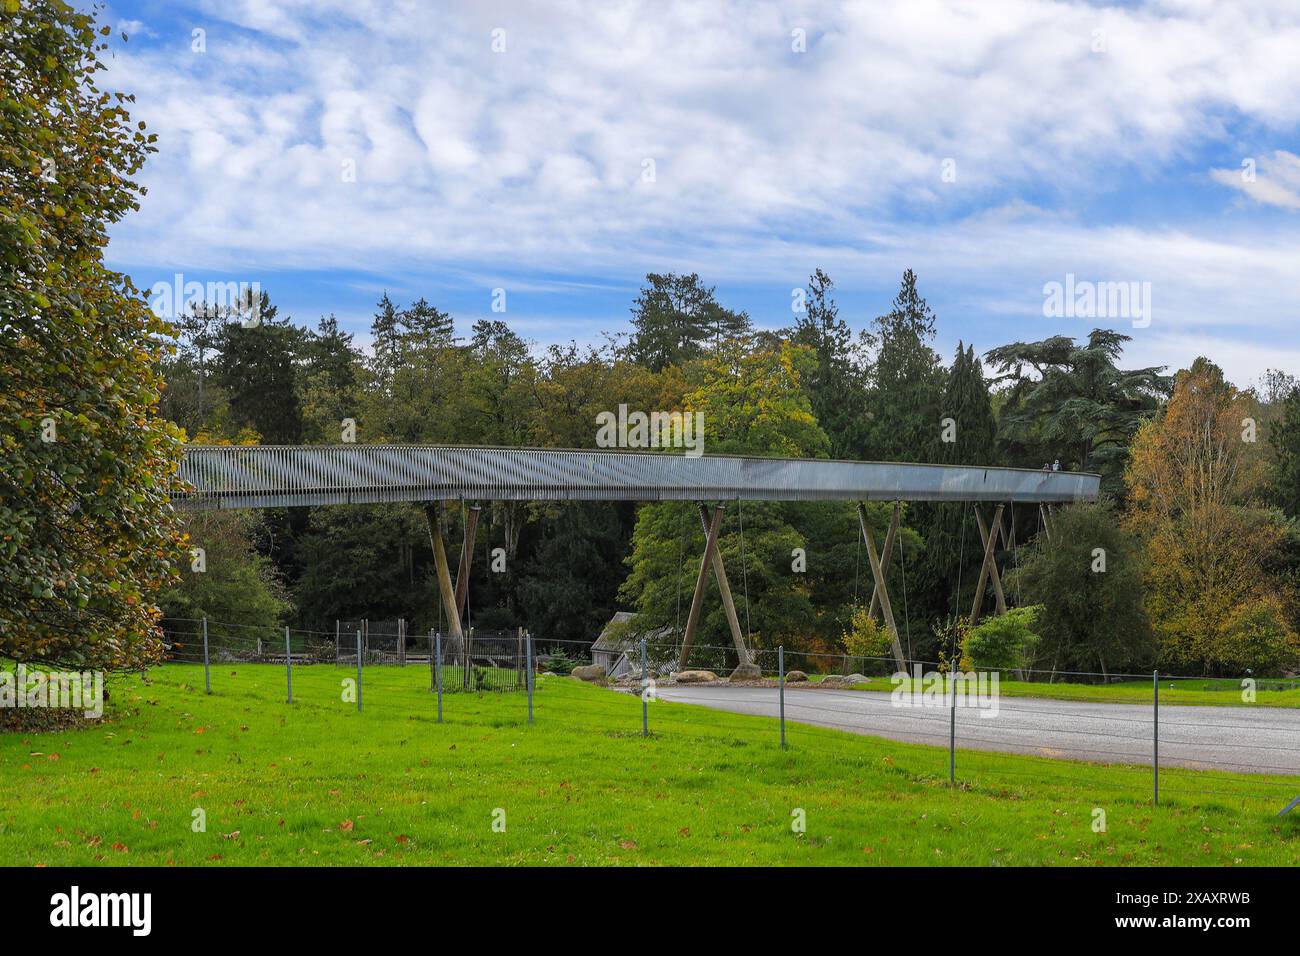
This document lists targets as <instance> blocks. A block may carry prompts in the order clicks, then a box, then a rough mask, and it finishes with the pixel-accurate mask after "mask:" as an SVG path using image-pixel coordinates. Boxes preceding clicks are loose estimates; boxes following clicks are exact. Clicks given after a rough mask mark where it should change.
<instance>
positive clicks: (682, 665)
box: [677, 505, 722, 671]
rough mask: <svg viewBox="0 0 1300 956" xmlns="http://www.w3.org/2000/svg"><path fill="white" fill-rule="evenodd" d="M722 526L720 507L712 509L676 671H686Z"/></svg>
mask: <svg viewBox="0 0 1300 956" xmlns="http://www.w3.org/2000/svg"><path fill="white" fill-rule="evenodd" d="M721 526H722V505H717V506H715V507H714V509H713V519H712V520H711V521H710V522H709V530H708V532H707V533H706V534H705V536H704V557H702V558H701V559H700V573H699V574H698V575H696V576H695V594H694V595H693V596H692V597H691V612H690V614H688V615H687V617H686V634H685V636H683V638H682V654H681V657H680V658H679V659H678V665H677V669H678V670H683V671H684V670H686V662H687V661H688V660H690V658H691V645H693V644H694V643H695V626H696V625H697V624H699V622H700V605H702V604H703V603H704V586H705V585H706V584H707V583H708V581H709V565H710V564H712V563H713V552H714V550H715V549H716V548H717V546H718V528H719V527H721Z"/></svg>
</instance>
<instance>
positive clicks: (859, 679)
mask: <svg viewBox="0 0 1300 956" xmlns="http://www.w3.org/2000/svg"><path fill="white" fill-rule="evenodd" d="M870 680H871V678H870V677H868V676H867V675H866V674H850V675H849V676H848V677H846V678H844V682H845V683H846V684H865V683H867V682H868V681H870Z"/></svg>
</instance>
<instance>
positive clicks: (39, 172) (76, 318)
mask: <svg viewBox="0 0 1300 956" xmlns="http://www.w3.org/2000/svg"><path fill="white" fill-rule="evenodd" d="M2 11H3V12H0V184H3V188H2V189H0V657H7V658H11V659H16V660H19V661H31V662H44V663H47V664H55V663H64V664H67V665H70V666H77V667H94V668H113V667H137V666H142V665H144V664H146V663H148V662H150V661H153V660H155V659H157V657H158V656H159V654H160V652H161V642H160V639H159V638H160V634H159V631H158V627H157V620H158V613H159V612H158V609H157V607H156V605H155V600H156V595H157V591H158V589H159V588H160V587H161V586H163V585H164V584H166V583H167V582H168V581H170V580H171V579H172V577H173V575H174V573H175V572H174V567H175V563H176V562H177V561H178V560H179V559H181V558H182V557H183V554H184V553H183V547H182V544H183V538H182V534H181V532H180V530H179V528H178V526H177V523H176V521H175V519H174V517H173V515H172V512H171V507H170V504H169V501H168V492H169V488H170V480H171V475H172V473H173V472H174V470H175V468H176V465H177V462H178V460H179V457H180V440H181V436H180V433H179V432H178V431H177V429H176V428H175V427H174V426H171V425H170V424H168V423H166V422H164V421H162V420H161V419H160V418H159V416H158V401H159V393H160V390H161V387H162V379H161V375H160V359H161V354H162V351H163V348H164V345H163V343H164V340H165V338H166V337H167V336H169V335H171V334H172V332H173V330H172V328H171V327H170V326H169V325H168V324H167V323H166V322H165V321H163V320H162V319H161V318H159V317H158V316H156V315H154V314H153V313H152V312H151V311H150V310H149V309H148V307H147V306H146V303H145V300H144V297H143V296H142V295H141V294H140V293H139V291H138V290H137V289H136V288H135V287H134V286H133V285H132V283H131V281H130V279H129V278H127V277H126V276H124V275H121V274H119V273H116V272H112V271H110V270H108V269H107V268H105V266H104V264H103V260H102V255H101V254H102V250H103V248H104V246H105V245H106V243H107V242H108V236H107V230H108V227H109V226H110V225H111V224H113V223H115V222H118V221H119V220H120V219H121V218H122V217H123V216H124V215H126V213H127V212H129V211H130V210H133V209H136V208H138V205H139V203H138V196H139V195H141V193H142V190H141V189H140V188H139V187H138V186H137V185H136V183H135V182H134V181H133V180H132V178H131V177H132V176H134V175H135V174H136V173H137V172H139V170H140V168H141V167H142V165H143V163H144V161H145V158H146V156H147V154H148V153H150V152H153V151H154V147H153V146H152V143H153V141H154V139H155V137H154V136H153V135H151V134H146V133H145V132H144V129H143V127H144V124H143V123H140V124H133V123H132V122H131V117H130V114H129V112H128V104H130V103H131V102H132V101H133V99H134V98H133V97H130V96H126V95H123V94H113V93H110V92H108V91H105V90H101V89H100V88H99V86H98V85H97V77H96V74H97V73H98V72H99V71H100V70H102V69H104V66H103V63H102V62H101V60H100V54H101V53H102V51H104V50H105V49H107V43H105V42H101V41H100V40H99V39H98V37H97V34H96V25H95V21H94V17H93V16H92V15H90V14H84V13H80V12H77V11H76V10H75V9H73V8H72V7H71V6H68V5H66V4H63V3H58V2H54V0H31V2H28V3H25V4H22V5H18V4H15V3H12V2H6V3H5V4H4V5H3V8H2ZM109 32H110V28H109V27H107V26H105V27H103V28H102V29H100V30H99V33H100V34H107V33H109Z"/></svg>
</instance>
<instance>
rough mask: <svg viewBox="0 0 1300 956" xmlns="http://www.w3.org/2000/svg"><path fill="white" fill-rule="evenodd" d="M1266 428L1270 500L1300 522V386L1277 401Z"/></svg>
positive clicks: (1296, 386)
mask: <svg viewBox="0 0 1300 956" xmlns="http://www.w3.org/2000/svg"><path fill="white" fill-rule="evenodd" d="M1279 404H1280V406H1281V407H1280V412H1279V414H1278V415H1277V416H1276V417H1275V418H1274V420H1273V422H1272V424H1271V425H1270V427H1269V432H1268V442H1269V445H1270V447H1271V448H1272V450H1273V456H1274V459H1273V474H1272V498H1273V500H1274V502H1276V504H1277V506H1278V507H1279V508H1281V509H1282V510H1283V511H1284V512H1286V514H1287V516H1288V517H1291V518H1295V519H1300V385H1292V386H1291V390H1290V391H1289V392H1287V393H1286V396H1285V397H1284V398H1283V399H1282V400H1281V402H1280V403H1279Z"/></svg>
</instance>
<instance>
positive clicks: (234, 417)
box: [212, 292, 303, 445]
mask: <svg viewBox="0 0 1300 956" xmlns="http://www.w3.org/2000/svg"><path fill="white" fill-rule="evenodd" d="M260 296H261V302H260V306H259V309H258V313H257V314H258V316H259V321H258V322H257V323H256V324H252V325H249V324H245V323H243V322H235V321H228V322H223V323H221V325H220V327H219V329H218V331H217V334H216V348H217V351H218V353H219V354H218V356H217V358H216V360H215V362H214V363H213V375H212V378H213V381H214V382H215V383H216V384H217V385H218V386H219V387H220V388H221V389H222V391H223V392H224V393H225V396H226V403H227V407H228V409H229V415H230V422H229V426H230V429H229V430H230V431H233V430H237V429H239V428H245V427H247V428H252V429H253V430H254V431H256V432H257V433H258V434H259V435H261V436H262V441H263V442H264V443H265V444H268V445H296V444H299V443H300V442H301V441H302V431H303V422H302V410H301V408H300V407H299V405H298V390H297V367H296V365H295V356H296V355H297V354H298V349H299V343H300V342H301V339H302V330H300V329H298V328H297V327H296V326H294V325H292V324H291V323H289V322H287V321H285V322H278V321H276V312H277V309H276V307H275V306H274V305H272V304H271V301H270V297H269V296H268V295H267V294H266V293H265V292H262V293H260Z"/></svg>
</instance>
